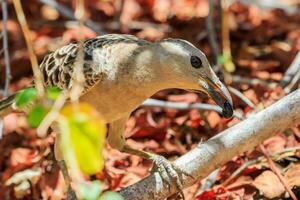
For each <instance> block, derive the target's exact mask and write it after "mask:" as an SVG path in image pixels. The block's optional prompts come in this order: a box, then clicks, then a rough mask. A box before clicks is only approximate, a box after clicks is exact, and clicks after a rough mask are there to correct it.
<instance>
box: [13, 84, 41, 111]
mask: <svg viewBox="0 0 300 200" xmlns="http://www.w3.org/2000/svg"><path fill="white" fill-rule="evenodd" d="M36 98H37V90H36V89H35V88H27V89H25V90H22V91H21V92H20V93H18V94H17V96H16V105H17V106H18V107H20V108H21V107H24V106H26V105H27V104H28V103H29V102H31V101H34V100H35V99H36Z"/></svg>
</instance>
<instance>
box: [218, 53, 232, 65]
mask: <svg viewBox="0 0 300 200" xmlns="http://www.w3.org/2000/svg"><path fill="white" fill-rule="evenodd" d="M229 60H230V57H229V56H228V55H227V54H220V55H219V56H218V64H220V65H224V64H225V63H227V62H228V61H229Z"/></svg>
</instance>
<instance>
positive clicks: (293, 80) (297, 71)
mask: <svg viewBox="0 0 300 200" xmlns="http://www.w3.org/2000/svg"><path fill="white" fill-rule="evenodd" d="M299 81H300V51H298V53H297V55H296V57H295V59H294V60H293V62H292V64H291V65H290V66H289V68H288V69H287V71H286V72H285V74H284V77H283V79H282V81H281V82H280V84H281V85H282V86H283V87H285V88H284V90H285V92H286V93H289V92H290V91H292V90H293V89H295V88H296V86H297V84H298V83H299Z"/></svg>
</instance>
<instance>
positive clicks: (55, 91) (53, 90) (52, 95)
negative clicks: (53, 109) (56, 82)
mask: <svg viewBox="0 0 300 200" xmlns="http://www.w3.org/2000/svg"><path fill="white" fill-rule="evenodd" d="M60 92H61V89H59V88H58V87H49V88H47V90H46V96H47V97H48V99H51V100H53V101H55V100H56V99H57V97H58V96H59V95H60Z"/></svg>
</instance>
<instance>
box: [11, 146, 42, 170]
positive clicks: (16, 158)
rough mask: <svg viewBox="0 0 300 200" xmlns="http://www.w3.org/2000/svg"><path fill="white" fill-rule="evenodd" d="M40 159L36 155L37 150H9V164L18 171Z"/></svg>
mask: <svg viewBox="0 0 300 200" xmlns="http://www.w3.org/2000/svg"><path fill="white" fill-rule="evenodd" d="M40 159H41V157H40V156H39V155H38V151H33V150H31V149H27V148H16V149H13V150H12V152H11V156H10V159H9V166H10V167H13V168H14V170H15V171H19V170H21V169H24V168H26V167H30V166H32V165H33V164H34V163H36V162H38V161H39V160H40Z"/></svg>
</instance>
